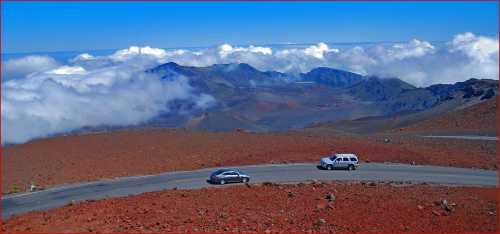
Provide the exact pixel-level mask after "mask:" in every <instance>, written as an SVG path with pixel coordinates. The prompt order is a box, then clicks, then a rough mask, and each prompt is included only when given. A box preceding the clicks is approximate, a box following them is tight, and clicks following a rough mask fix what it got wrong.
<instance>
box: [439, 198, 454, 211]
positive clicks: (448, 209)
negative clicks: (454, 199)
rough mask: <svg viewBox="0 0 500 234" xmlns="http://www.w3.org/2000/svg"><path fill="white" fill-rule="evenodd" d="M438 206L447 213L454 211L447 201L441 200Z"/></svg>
mask: <svg viewBox="0 0 500 234" xmlns="http://www.w3.org/2000/svg"><path fill="white" fill-rule="evenodd" d="M440 206H441V208H443V210H445V211H448V212H452V211H453V210H454V209H453V207H452V205H450V204H448V201H447V200H446V199H444V200H441V202H440Z"/></svg>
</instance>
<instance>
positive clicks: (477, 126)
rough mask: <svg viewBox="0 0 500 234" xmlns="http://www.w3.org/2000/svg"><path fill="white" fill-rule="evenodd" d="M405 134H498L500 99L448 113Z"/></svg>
mask: <svg viewBox="0 0 500 234" xmlns="http://www.w3.org/2000/svg"><path fill="white" fill-rule="evenodd" d="M402 130H403V131H404V132H427V133H429V132H441V133H442V132H473V133H475V132H486V133H496V134H498V99H496V98H493V99H490V100H487V101H484V102H481V103H479V104H475V105H472V106H469V107H466V108H464V109H461V110H457V111H453V112H448V113H446V114H443V115H439V116H436V117H434V118H431V119H427V120H424V121H421V122H418V123H415V124H412V125H410V126H408V127H405V128H403V129H402Z"/></svg>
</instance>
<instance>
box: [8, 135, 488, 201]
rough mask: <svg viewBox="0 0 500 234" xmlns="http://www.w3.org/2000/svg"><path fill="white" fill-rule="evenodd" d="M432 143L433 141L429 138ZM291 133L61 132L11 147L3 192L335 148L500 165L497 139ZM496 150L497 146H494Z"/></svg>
mask: <svg viewBox="0 0 500 234" xmlns="http://www.w3.org/2000/svg"><path fill="white" fill-rule="evenodd" d="M428 141H431V142H432V140H430V139H427V140H426V141H425V142H428ZM394 142H396V141H393V142H391V143H389V144H387V143H384V142H383V141H382V142H380V141H379V140H378V139H375V140H374V139H368V138H360V137H349V136H340V135H332V134H319V133H317V134H315V133H311V132H309V133H304V132H289V133H280V134H277V133H276V134H271V133H266V134H264V133H258V134H257V133H246V132H226V133H214V132H189V131H181V130H166V129H141V130H126V131H116V132H111V133H102V134H88V135H76V136H61V137H55V138H49V139H43V140H36V141H32V142H29V143H26V144H21V145H15V146H9V147H6V148H4V149H3V156H2V189H3V193H9V192H14V191H15V190H16V189H15V188H17V190H18V191H25V190H27V188H28V186H29V185H30V183H31V182H33V183H35V184H36V185H41V186H43V187H50V186H54V185H58V184H63V183H72V182H81V181H93V180H98V179H103V178H113V177H121V176H131V175H144V174H155V173H161V172H166V171H177V170H193V169H199V168H206V167H221V166H224V167H226V166H236V165H250V164H263V163H291V162H317V161H318V160H319V158H320V157H321V156H323V155H325V154H329V153H331V152H332V151H338V152H354V153H356V154H358V156H359V157H360V160H361V161H368V160H369V161H371V162H400V163H412V162H415V163H416V164H427V165H429V164H430V165H443V166H462V167H476V168H489V169H492V168H496V167H497V151H496V145H495V144H496V142H495V143H489V144H493V146H491V147H484V146H483V145H482V144H478V143H475V142H477V141H475V142H472V143H471V141H469V142H463V141H455V143H453V144H450V145H448V144H444V143H443V141H439V143H435V144H434V143H433V144H430V143H426V144H424V143H421V142H417V143H418V144H413V142H414V141H404V142H402V143H401V144H396V143H394ZM492 147H493V148H494V149H493V148H492Z"/></svg>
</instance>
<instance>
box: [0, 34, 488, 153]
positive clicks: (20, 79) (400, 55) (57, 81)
mask: <svg viewBox="0 0 500 234" xmlns="http://www.w3.org/2000/svg"><path fill="white" fill-rule="evenodd" d="M166 62H175V63H178V64H180V65H185V66H210V65H212V64H219V63H248V64H250V65H252V66H254V67H256V68H257V69H259V70H263V71H269V70H274V71H280V72H287V73H292V74H297V73H300V72H308V71H309V70H311V69H313V68H316V67H320V66H324V67H333V68H338V69H343V70H348V71H352V72H356V73H359V74H362V75H377V76H381V77H398V78H400V79H402V80H404V81H406V82H408V83H411V84H413V85H415V86H428V85H432V84H436V83H454V82H458V81H463V80H466V79H468V78H472V77H475V78H490V79H498V35H497V36H496V37H487V36H479V35H474V34H473V33H463V34H458V35H455V36H454V37H453V38H452V39H451V40H450V41H448V42H445V43H441V44H439V45H433V44H432V43H430V42H428V41H423V40H418V39H413V40H410V41H408V42H406V43H393V44H390V45H387V44H374V45H369V46H353V47H351V48H348V49H339V48H335V45H327V44H326V43H318V44H316V45H310V46H306V47H293V45H291V46H287V47H285V48H280V49H276V48H271V47H264V46H241V47H239V46H232V45H229V44H223V45H220V46H217V47H212V48H204V49H198V50H186V49H174V50H164V49H159V48H151V47H148V46H146V47H137V46H132V47H130V48H128V49H123V50H118V51H116V52H114V53H112V54H110V55H106V56H95V55H92V54H88V53H83V54H80V55H78V56H76V57H74V58H71V59H70V60H68V61H64V62H60V61H56V60H55V59H54V58H52V57H49V56H43V55H32V56H25V57H20V58H14V59H9V60H6V61H4V62H3V63H2V68H3V70H2V100H1V101H2V144H4V143H23V142H26V141H29V140H31V139H34V138H39V137H45V136H49V135H51V134H55V133H61V132H66V131H71V130H74V129H78V128H81V127H85V126H99V125H112V126H122V125H134V124H140V123H142V122H144V121H147V120H149V119H151V118H153V117H155V116H157V115H158V114H161V113H168V112H169V111H170V108H169V104H170V103H171V102H172V101H174V100H189V101H192V102H193V103H195V105H194V106H195V108H199V109H205V108H209V107H211V106H213V105H214V104H215V102H216V100H215V99H214V98H213V97H212V96H210V95H208V94H203V93H201V94H200V93H197V92H195V91H194V90H193V88H192V87H191V86H190V85H189V82H188V80H187V79H186V78H185V77H177V78H176V79H168V80H162V79H161V78H160V77H157V76H155V75H154V74H146V73H144V70H145V69H148V68H152V67H154V66H156V65H159V64H162V63H166Z"/></svg>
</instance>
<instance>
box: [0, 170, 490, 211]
mask: <svg viewBox="0 0 500 234" xmlns="http://www.w3.org/2000/svg"><path fill="white" fill-rule="evenodd" d="M239 168H240V169H241V170H242V171H244V172H246V173H247V174H248V175H250V177H251V180H250V183H261V182H266V181H270V182H300V181H306V182H307V181H310V180H343V181H345V180H354V181H406V182H427V183H437V184H445V185H472V186H496V187H498V171H488V170H480V169H465V168H452V167H437V166H419V165H405V164H381V163H365V164H362V165H360V166H359V168H358V169H357V170H356V171H345V170H333V171H328V170H319V169H318V168H317V165H316V164H313V163H300V164H271V165H255V166H242V167H239ZM215 169H216V168H208V169H201V170H196V171H179V172H168V173H163V174H158V175H148V176H136V177H122V178H116V179H109V180H102V181H96V182H89V183H78V184H71V185H64V186H59V187H54V188H50V189H47V190H42V191H37V192H32V193H21V194H14V195H8V196H3V197H2V218H4V219H5V218H8V217H10V216H12V215H15V214H22V213H26V212H29V211H34V210H44V209H49V208H54V207H59V206H63V205H66V204H69V203H71V202H78V201H83V200H95V199H103V198H108V197H122V196H128V195H133V194H140V193H144V192H151V191H159V190H163V189H171V188H174V187H176V188H179V189H197V188H202V187H211V186H217V187H225V186H228V185H212V184H209V183H207V181H206V180H207V179H208V176H209V174H210V172H212V171H214V170H215Z"/></svg>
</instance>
